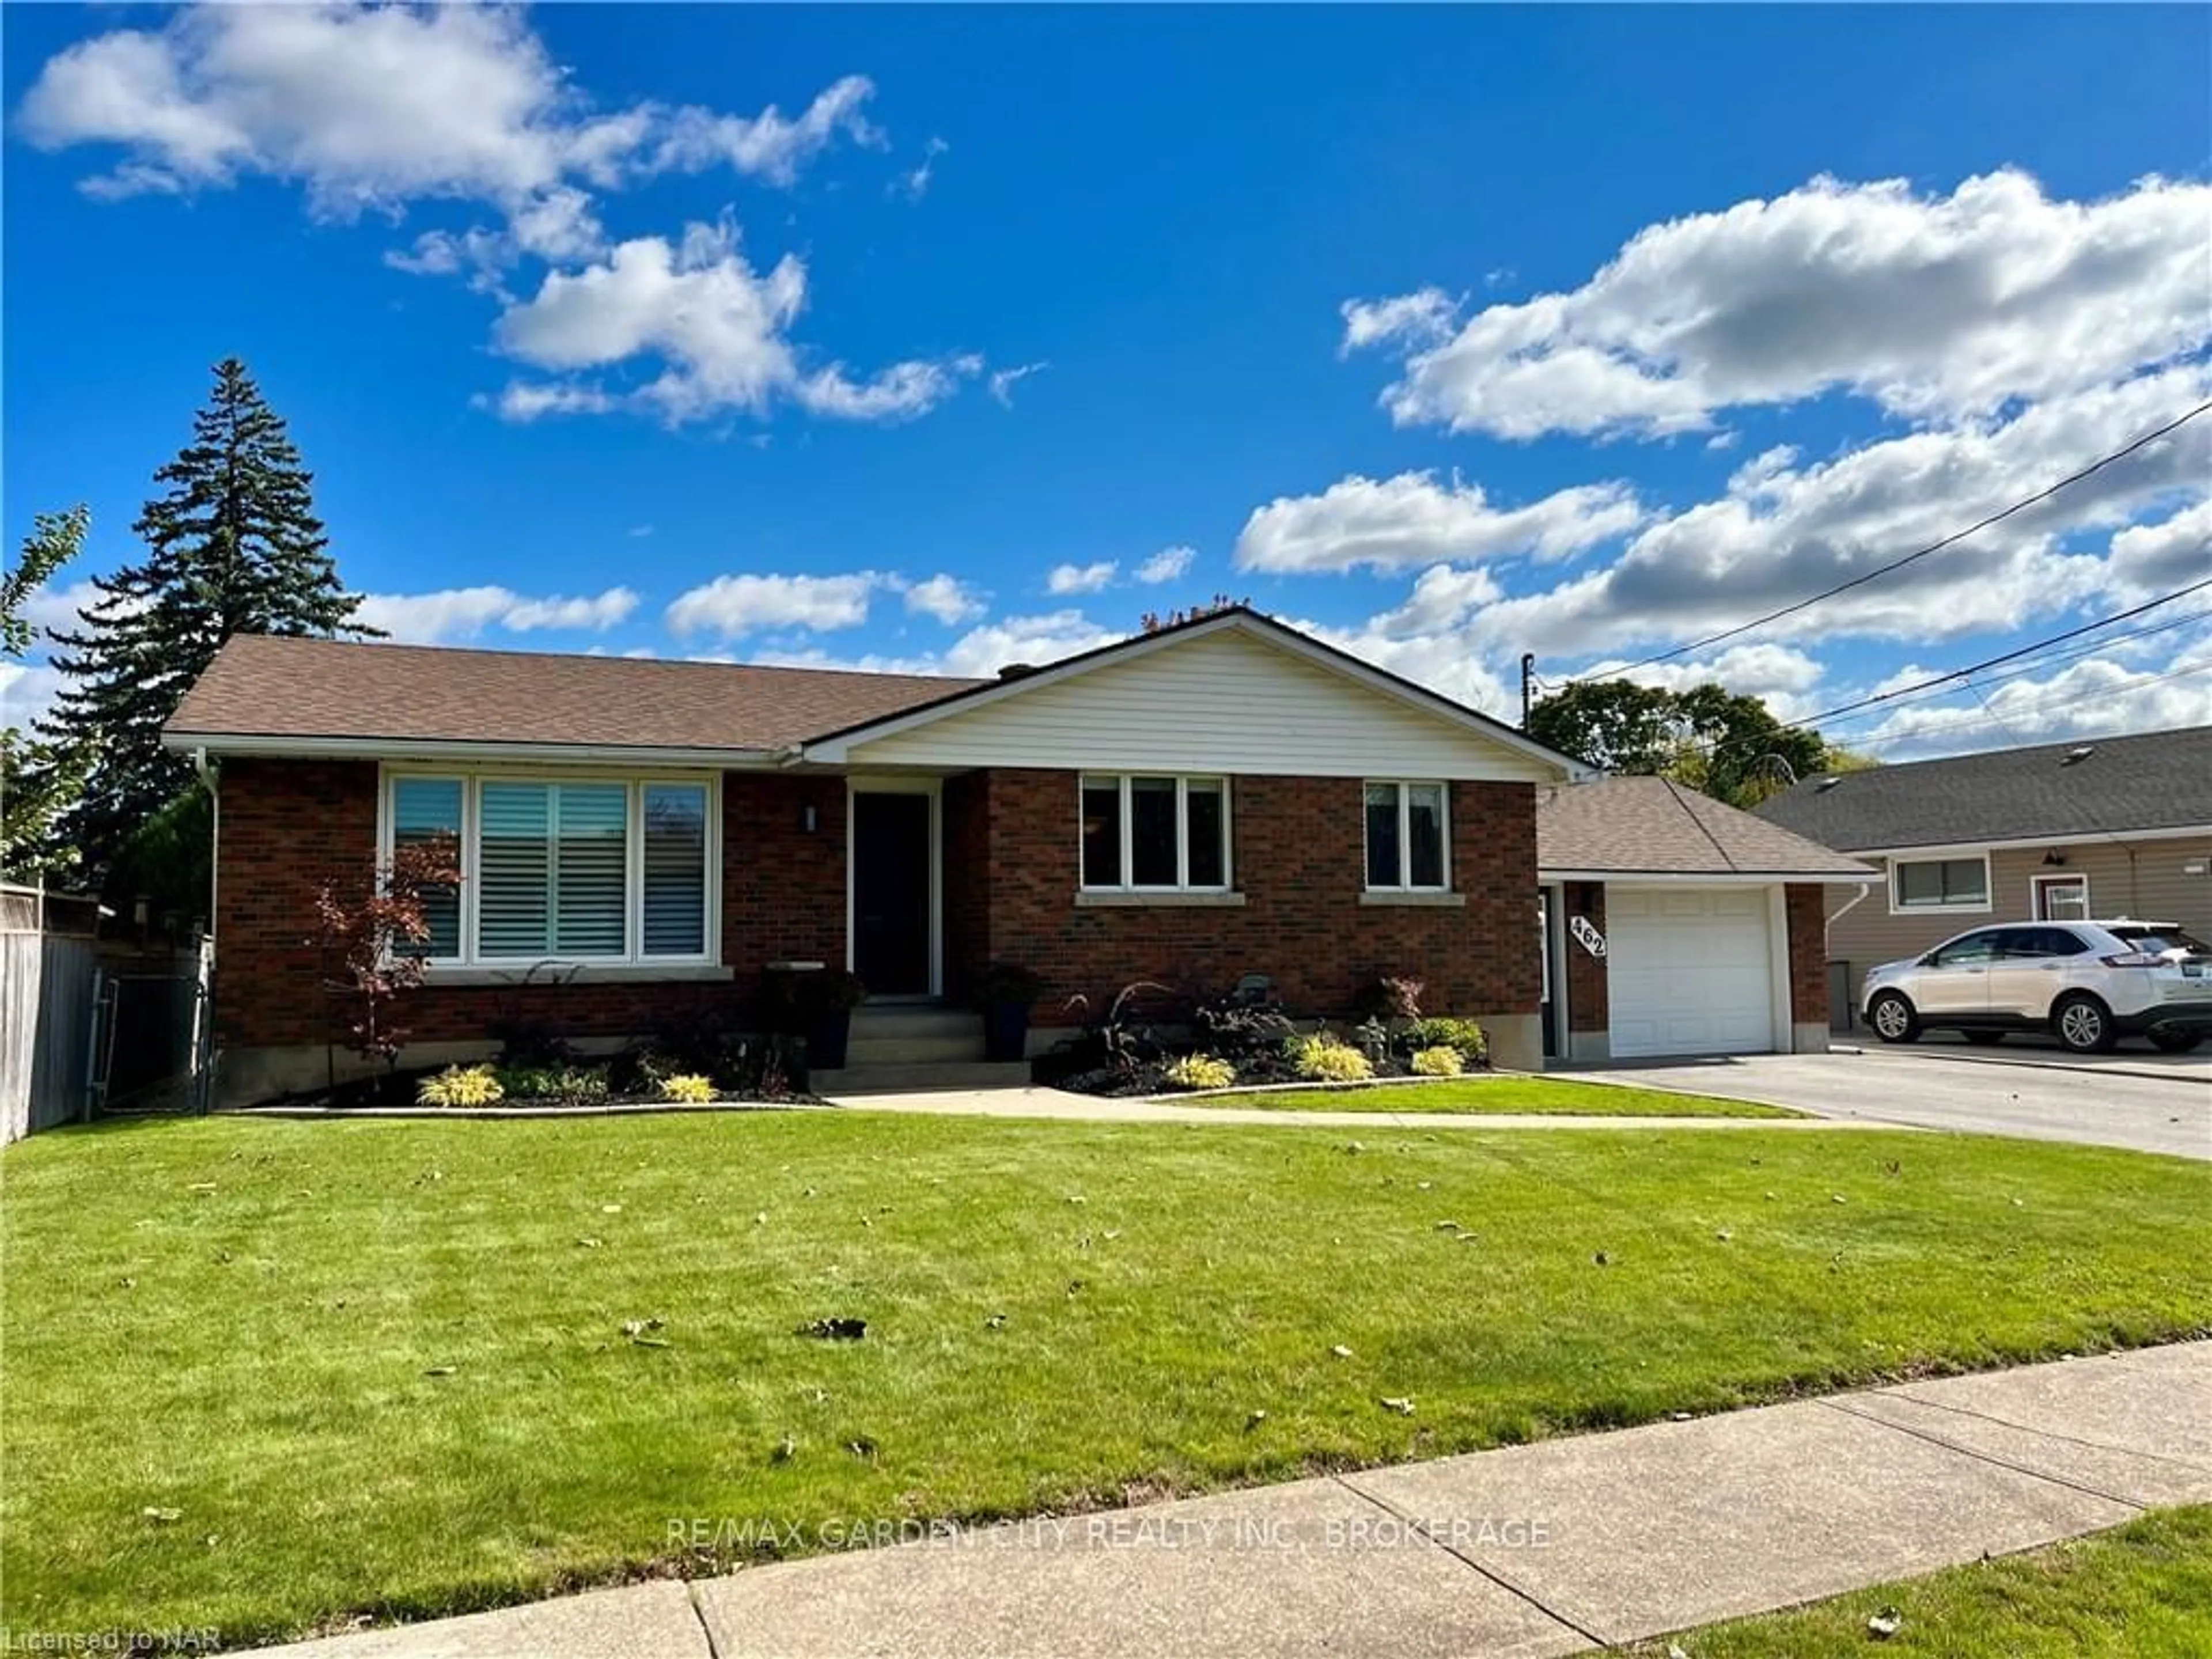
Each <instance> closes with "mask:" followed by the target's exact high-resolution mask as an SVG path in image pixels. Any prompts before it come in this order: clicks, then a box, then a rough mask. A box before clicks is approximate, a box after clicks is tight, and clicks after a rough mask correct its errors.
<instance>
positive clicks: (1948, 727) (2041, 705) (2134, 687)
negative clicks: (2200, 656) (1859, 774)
mask: <svg viewBox="0 0 2212 1659" xmlns="http://www.w3.org/2000/svg"><path fill="white" fill-rule="evenodd" d="M2206 673H2212V662H2197V663H2191V664H2190V665H2188V666H2187V667H2185V668H2174V669H2169V670H2168V671H2166V672H2165V673H2163V674H2153V675H2151V676H2150V677H2149V678H2146V679H2140V680H2135V681H2132V682H2130V684H2126V685H2115V686H2112V687H2110V688H2109V689H2107V690H2105V691H2102V692H2100V693H2098V694H2096V695H2094V696H2089V697H2086V698H2085V697H2083V696H2081V695H2080V694H2079V693H2078V692H2070V691H2069V692H2063V693H2061V694H2059V695H2057V696H2050V697H2039V698H2038V699H2036V700H2035V701H2034V702H2026V703H2022V704H2021V705H2019V706H2018V707H2017V708H2013V709H2011V710H2010V711H2008V714H1997V713H1996V710H1995V709H1993V708H1992V709H1990V712H1989V714H1986V715H1976V716H1975V717H1973V718H1972V719H1971V720H1947V721H1945V722H1944V723H1943V724H1942V725H1940V726H1921V727H1919V728H1918V729H1917V730H1915V731H1911V732H1885V733H1880V734H1877V735H1875V736H1873V737H1868V738H1854V739H1853V740H1852V742H1851V744H1850V747H1852V748H1853V749H1879V748H1881V747H1882V746H1884V745H1885V744H1893V743H1909V742H1911V741H1912V740H1913V739H1914V738H1933V737H1941V736H1942V735H1943V734H1945V733H1947V732H1967V731H1972V730H1973V729H1975V728H1976V727H1978V726H2005V725H2007V723H2008V720H2010V719H2011V718H2013V717H2015V716H2018V715H2021V714H2035V713H2038V712H2039V711H2040V710H2042V709H2045V708H2057V706H2059V705H2060V704H2062V703H2075V704H2087V705H2090V706H2093V705H2094V704H2096V703H2098V702H2104V701H2106V700H2108V699H2110V698H2112V697H2116V696H2120V695H2121V694H2122V693H2124V692H2129V691H2140V690H2142V689H2143V688H2144V687H2145V686H2147V685H2161V684H2165V683H2166V682H2167V681H2169V680H2180V679H2187V678H2189V677H2190V676H2191V675H2192V674H2206ZM1967 689H1968V690H1972V687H1969V688H1967ZM1984 708H1988V705H1987V704H1986V703H1985V704H1984Z"/></svg>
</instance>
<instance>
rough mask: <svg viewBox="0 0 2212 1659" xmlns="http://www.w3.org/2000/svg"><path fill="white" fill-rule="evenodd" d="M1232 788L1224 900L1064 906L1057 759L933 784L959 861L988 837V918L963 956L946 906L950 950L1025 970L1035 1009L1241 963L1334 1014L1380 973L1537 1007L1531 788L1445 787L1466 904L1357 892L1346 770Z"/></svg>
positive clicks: (1072, 888)
mask: <svg viewBox="0 0 2212 1659" xmlns="http://www.w3.org/2000/svg"><path fill="white" fill-rule="evenodd" d="M1230 787H1231V807H1230V811H1231V864H1232V873H1233V878H1234V881H1235V884H1236V887H1237V890H1238V891H1239V892H1241V893H1242V894H1243V896H1244V898H1245V902H1244V904H1243V906H1242V907H1238V908H1225V907H1193V908H1170V907H1151V906H1146V907H1130V908H1086V907H1079V906H1078V905H1077V903H1076V902H1075V899H1076V890H1077V887H1078V885H1079V848H1078V839H1077V834H1076V826H1077V815H1076V797H1075V792H1076V775H1075V774H1073V773H1072V772H1044V771H998V772H994V773H992V774H991V775H989V776H988V778H987V780H986V781H984V783H983V784H982V785H981V787H980V788H975V789H970V790H963V791H960V792H950V793H948V805H947V814H948V817H947V826H946V829H947V833H946V842H947V844H948V847H950V846H953V845H956V844H957V845H959V846H961V847H963V848H965V849H966V850H965V851H964V852H963V854H962V856H963V857H965V858H968V859H973V857H974V856H975V854H974V848H975V845H976V844H977V843H979V842H980V843H981V844H983V845H985V846H986V847H987V861H988V867H989V870H990V889H989V892H988V896H987V922H986V925H985V926H984V927H982V928H981V938H980V939H977V938H975V937H974V933H975V929H974V927H973V926H972V924H970V923H967V922H963V923H962V924H961V927H960V929H959V930H958V932H959V937H960V938H961V939H962V941H963V943H962V945H961V950H962V951H963V953H964V954H963V956H962V957H955V955H954V952H953V950H952V942H953V939H954V936H955V933H956V929H955V928H954V927H953V925H952V923H951V918H950V915H948V921H947V930H946V932H947V958H948V963H952V962H955V961H957V963H958V966H959V969H962V970H972V968H973V967H974V966H975V965H976V963H978V962H979V961H980V960H981V959H983V958H990V957H995V958H1000V959H1003V960H1007V961H1012V962H1018V963H1023V964H1024V965H1025V966H1028V967H1030V968H1033V969H1036V970H1037V971H1038V972H1039V973H1041V974H1042V975H1044V976H1045V978H1046V980H1047V981H1048V986H1049V988H1048V991H1047V993H1046V995H1045V997H1044V998H1043V1000H1042V1002H1041V1004H1040V1018H1047V1019H1049V1018H1051V1017H1052V1014H1053V1012H1054V1011H1055V1006H1056V1005H1057V1004H1059V1003H1060V1002H1061V1001H1062V1000H1064V999H1066V997H1067V996H1069V995H1070V994H1073V993H1076V992H1082V993H1085V994H1088V995H1090V996H1091V997H1093V998H1094V999H1095V998H1098V997H1101V996H1108V995H1111V994H1112V993H1113V992H1114V991H1115V989H1117V988H1118V987H1121V985H1124V984H1126V983H1127V982H1128V981H1132V980H1136V979H1167V980H1170V981H1173V982H1181V983H1194V984H1196V985H1198V986H1201V987H1206V988H1207V989H1213V990H1227V989H1228V988H1230V987H1231V986H1233V985H1234V984H1235V982H1236V981H1237V978H1238V977H1239V976H1240V975H1244V974H1247V973H1259V974H1266V975H1269V976H1270V977H1272V978H1273V980H1274V981H1275V985H1276V988H1277V991H1278V994H1280V995H1281V996H1282V998H1283V999H1284V1000H1285V1002H1287V1003H1289V1004H1290V1005H1291V1006H1292V1007H1293V1008H1295V1009H1297V1010H1298V1011H1299V1012H1308V1013H1340V1012H1346V1011H1347V1010H1348V1008H1349V1006H1350V1005H1351V1002H1352V997H1353V996H1354V994H1356V993H1357V991H1358V988H1359V987H1360V986H1361V985H1362V984H1364V982H1365V981H1368V980H1370V979H1372V978H1374V977H1375V976H1376V975H1381V974H1411V975H1414V976H1416V977H1418V978H1419V979H1421V980H1423V981H1425V984H1426V987H1427V989H1426V992H1425V995H1424V997H1423V999H1422V1000H1423V1004H1424V1006H1425V1007H1427V1008H1428V1009H1429V1010H1430V1011H1431V1012H1437V1013H1453V1012H1459V1013H1529V1014H1533V1013H1534V1012H1537V1008H1538V1006H1539V1001H1540V999H1541V986H1540V983H1539V981H1540V978H1541V965H1540V962H1539V955H1538V950H1537V942H1536V937H1535V912H1534V906H1535V898H1536V828H1535V792H1534V789H1533V788H1532V787H1529V786H1528V785H1526V784H1507V783H1458V784H1454V785H1453V786H1452V800H1451V810H1450V821H1451V832H1452V884H1453V886H1454V888H1455V890H1457V891H1458V892H1460V893H1462V894H1463V895H1465V896H1466V899H1467V903H1466V905H1465V906H1464V908H1449V907H1414V906H1403V907H1399V906H1389V907H1385V906H1365V905H1362V904H1361V903H1360V902H1359V898H1360V891H1361V889H1362V887H1363V885H1364V852H1363V846H1362V830H1363V824H1364V814H1363V810H1362V796H1361V783H1360V781H1359V780H1358V779H1357V778H1286V777H1238V778H1235V779H1233V780H1232V781H1231V786H1230ZM979 796H980V799H977V797H979ZM956 803H957V805H956ZM978 818H981V821H982V823H981V827H980V828H979V827H978V826H977V824H976V822H975V820H976V819H978ZM946 873H947V877H948V884H950V881H951V878H952V876H953V875H954V873H955V872H954V870H953V869H952V868H951V866H948V869H947V872H946ZM948 908H951V907H950V906H948Z"/></svg>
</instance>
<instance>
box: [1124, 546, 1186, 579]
mask: <svg viewBox="0 0 2212 1659" xmlns="http://www.w3.org/2000/svg"><path fill="white" fill-rule="evenodd" d="M1197 557H1198V550H1197V549H1196V548H1194V547H1164V548H1162V549H1161V550H1159V551H1158V552H1157V553H1155V554H1153V555H1152V557H1151V558H1149V559H1146V561H1145V562H1143V563H1142V564H1140V565H1139V566H1138V567H1137V569H1136V577H1137V580H1139V581H1140V582H1144V583H1146V584H1158V583H1160V582H1172V581H1180V580H1182V578H1183V576H1184V574H1186V573H1187V572H1188V570H1189V569H1190V567H1191V563H1192V562H1193V561H1194V560H1195V559H1196V558H1197Z"/></svg>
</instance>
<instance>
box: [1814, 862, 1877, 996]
mask: <svg viewBox="0 0 2212 1659" xmlns="http://www.w3.org/2000/svg"><path fill="white" fill-rule="evenodd" d="M1883 879H1885V880H1887V877H1885V878H1883ZM1872 891H1874V884H1873V883H1872V882H1870V881H1863V882H1861V883H1860V884H1859V890H1858V891H1857V892H1856V893H1854V894H1852V895H1851V897H1850V902H1849V903H1848V904H1846V905H1844V908H1842V909H1840V910H1838V911H1837V912H1836V914H1835V915H1832V916H1830V917H1829V918H1828V919H1827V920H1826V921H1824V922H1822V923H1821V924H1820V958H1821V961H1822V963H1824V964H1825V963H1826V961H1827V959H1828V958H1829V957H1831V956H1832V955H1833V954H1834V951H1833V947H1832V945H1830V944H1829V943H1828V941H1829V940H1830V939H1832V938H1833V937H1834V936H1835V927H1836V924H1837V923H1838V922H1839V921H1842V920H1843V919H1844V917H1845V916H1847V915H1850V913H1851V912H1852V911H1853V910H1855V909H1857V908H1858V907H1859V906H1860V905H1861V904H1863V903H1864V902H1866V896H1867V895H1868V894H1869V893H1871V892H1872ZM1844 990H1845V991H1849V990H1850V980H1849V978H1848V977H1846V979H1845V981H1844ZM1857 1000H1858V999H1857V998H1856V997H1852V998H1850V1002H1851V1003H1852V1004H1853V1005H1854V1006H1852V1007H1851V1008H1850V1010H1849V1011H1848V1014H1849V1018H1850V1025H1847V1026H1845V1027H1844V1030H1851V1029H1852V1028H1853V1027H1855V1026H1857V1024H1858V1009H1857V1006H1856V1005H1857ZM1829 1023H1830V1026H1831V1029H1832V1028H1833V1024H1834V1019H1833V1016H1832V1015H1831V1017H1830V1022H1829Z"/></svg>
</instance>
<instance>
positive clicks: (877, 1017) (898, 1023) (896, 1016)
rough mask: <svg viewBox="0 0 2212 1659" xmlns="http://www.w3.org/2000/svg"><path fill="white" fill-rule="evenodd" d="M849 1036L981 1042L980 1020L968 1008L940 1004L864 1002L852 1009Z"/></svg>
mask: <svg viewBox="0 0 2212 1659" xmlns="http://www.w3.org/2000/svg"><path fill="white" fill-rule="evenodd" d="M853 1036H854V1037H855V1038H860V1037H864V1036H866V1037H939V1036H968V1037H973V1038H975V1041H976V1042H981V1041H982V1040H983V1017H982V1015H981V1014H979V1013H977V1012H975V1010H973V1009H972V1008H948V1007H946V1006H945V1005H944V1004H943V1003H940V1002H867V1003H863V1004H861V1005H860V1006H859V1007H858V1008H855V1009H854V1010H853Z"/></svg>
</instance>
